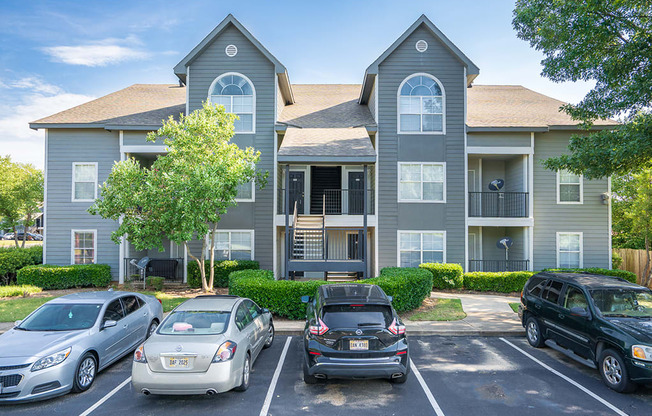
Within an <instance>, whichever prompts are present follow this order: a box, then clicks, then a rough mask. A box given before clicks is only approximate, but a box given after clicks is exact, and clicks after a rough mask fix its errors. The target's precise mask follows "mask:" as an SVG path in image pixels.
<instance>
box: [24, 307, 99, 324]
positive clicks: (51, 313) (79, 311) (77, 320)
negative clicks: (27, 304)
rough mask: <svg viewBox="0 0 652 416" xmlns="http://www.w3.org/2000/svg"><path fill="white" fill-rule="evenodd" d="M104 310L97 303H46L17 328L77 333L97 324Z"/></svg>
mask: <svg viewBox="0 0 652 416" xmlns="http://www.w3.org/2000/svg"><path fill="white" fill-rule="evenodd" d="M101 309H102V305H101V304H95V303H90V304H89V303H81V304H74V303H46V304H45V305H43V306H41V307H40V308H39V309H37V310H36V312H34V313H33V314H31V315H30V316H28V317H27V318H26V319H25V320H24V321H22V322H21V323H20V325H18V326H17V327H16V328H17V329H21V330H24V331H75V330H79V329H88V328H90V327H92V326H93V325H94V324H95V321H96V320H97V315H99V313H100V310H101Z"/></svg>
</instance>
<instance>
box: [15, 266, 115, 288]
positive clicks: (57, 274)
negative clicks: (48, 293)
mask: <svg viewBox="0 0 652 416" xmlns="http://www.w3.org/2000/svg"><path fill="white" fill-rule="evenodd" d="M16 281H17V282H18V284H19V285H34V286H38V287H40V288H43V289H68V288H71V287H89V286H93V287H106V286H108V285H109V283H111V266H109V265H108V264H76V265H72V266H54V265H50V264H42V265H35V266H26V267H23V268H22V269H20V270H18V273H17V274H16Z"/></svg>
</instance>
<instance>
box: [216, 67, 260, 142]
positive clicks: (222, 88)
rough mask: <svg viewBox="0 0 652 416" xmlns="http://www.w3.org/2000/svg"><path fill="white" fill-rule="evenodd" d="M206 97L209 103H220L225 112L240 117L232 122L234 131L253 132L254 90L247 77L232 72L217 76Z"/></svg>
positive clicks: (254, 112)
mask: <svg viewBox="0 0 652 416" xmlns="http://www.w3.org/2000/svg"><path fill="white" fill-rule="evenodd" d="M208 97H209V99H210V102H211V103H213V104H221V105H223V106H224V108H225V109H226V112H227V113H235V114H237V115H238V117H240V119H239V120H235V122H234V127H235V131H236V132H238V133H253V132H254V125H255V114H256V104H255V103H256V90H254V85H253V84H252V83H251V81H250V80H249V79H248V78H247V77H245V76H244V75H242V74H236V73H232V72H230V73H226V74H223V75H221V76H219V77H217V78H216V79H215V81H213V83H212V84H211V87H210V89H209V90H208Z"/></svg>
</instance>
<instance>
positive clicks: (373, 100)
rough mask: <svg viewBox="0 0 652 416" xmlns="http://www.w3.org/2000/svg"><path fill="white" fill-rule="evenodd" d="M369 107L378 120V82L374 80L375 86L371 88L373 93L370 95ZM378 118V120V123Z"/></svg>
mask: <svg viewBox="0 0 652 416" xmlns="http://www.w3.org/2000/svg"><path fill="white" fill-rule="evenodd" d="M367 107H368V108H369V112H370V113H371V116H372V117H373V118H374V120H376V83H375V82H374V86H373V87H372V88H371V93H370V95H369V102H368V103H367ZM377 122H378V120H376V123H377Z"/></svg>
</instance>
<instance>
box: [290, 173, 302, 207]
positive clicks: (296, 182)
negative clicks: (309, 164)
mask: <svg viewBox="0 0 652 416" xmlns="http://www.w3.org/2000/svg"><path fill="white" fill-rule="evenodd" d="M304 185H305V180H304V172H290V206H289V209H290V212H294V203H295V202H296V204H297V213H298V214H303V197H304V190H305V186H304Z"/></svg>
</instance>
